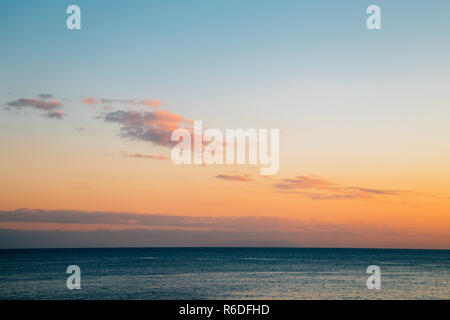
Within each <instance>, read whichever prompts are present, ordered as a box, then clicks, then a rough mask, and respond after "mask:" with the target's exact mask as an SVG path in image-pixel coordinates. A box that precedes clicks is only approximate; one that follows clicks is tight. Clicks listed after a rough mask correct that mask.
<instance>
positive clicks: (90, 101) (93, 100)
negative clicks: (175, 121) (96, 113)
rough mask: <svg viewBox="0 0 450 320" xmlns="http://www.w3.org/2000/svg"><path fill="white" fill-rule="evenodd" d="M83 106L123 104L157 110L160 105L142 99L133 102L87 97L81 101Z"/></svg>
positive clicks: (153, 100) (131, 100)
mask: <svg viewBox="0 0 450 320" xmlns="http://www.w3.org/2000/svg"><path fill="white" fill-rule="evenodd" d="M82 102H83V103H84V104H88V105H96V104H99V103H102V104H125V105H141V106H146V107H149V108H157V107H158V106H159V104H160V101H159V100H156V99H152V100H148V99H142V100H135V99H108V98H102V99H97V98H95V97H89V98H85V99H83V100H82Z"/></svg>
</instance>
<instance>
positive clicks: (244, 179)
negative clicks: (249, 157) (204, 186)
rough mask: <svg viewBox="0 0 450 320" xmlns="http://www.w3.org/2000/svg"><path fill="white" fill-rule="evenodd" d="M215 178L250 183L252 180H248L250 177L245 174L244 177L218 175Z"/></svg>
mask: <svg viewBox="0 0 450 320" xmlns="http://www.w3.org/2000/svg"><path fill="white" fill-rule="evenodd" d="M216 178H219V179H223V180H228V181H240V182H250V181H253V179H252V178H250V175H248V174H246V175H238V174H235V175H232V176H231V175H226V174H219V175H217V176H216Z"/></svg>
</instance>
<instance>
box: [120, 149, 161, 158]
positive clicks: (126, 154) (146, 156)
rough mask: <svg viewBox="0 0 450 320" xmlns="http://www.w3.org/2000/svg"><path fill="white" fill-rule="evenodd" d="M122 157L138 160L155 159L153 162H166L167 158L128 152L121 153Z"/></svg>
mask: <svg viewBox="0 0 450 320" xmlns="http://www.w3.org/2000/svg"><path fill="white" fill-rule="evenodd" d="M121 154H122V156H124V157H127V158H138V159H153V160H166V159H167V157H164V156H159V155H156V156H155V155H150V154H141V153H129V152H126V151H122V152H121Z"/></svg>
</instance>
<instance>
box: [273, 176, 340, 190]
mask: <svg viewBox="0 0 450 320" xmlns="http://www.w3.org/2000/svg"><path fill="white" fill-rule="evenodd" d="M335 186H336V184H334V183H332V182H330V181H328V180H325V179H321V178H319V177H316V176H309V177H308V176H297V177H295V178H293V179H283V182H282V183H279V184H276V187H277V188H279V189H330V188H332V187H335Z"/></svg>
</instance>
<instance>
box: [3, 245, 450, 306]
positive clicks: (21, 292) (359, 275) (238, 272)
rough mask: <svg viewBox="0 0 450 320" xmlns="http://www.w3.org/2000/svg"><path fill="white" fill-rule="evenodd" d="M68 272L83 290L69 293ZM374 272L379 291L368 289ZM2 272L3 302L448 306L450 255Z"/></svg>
mask: <svg viewBox="0 0 450 320" xmlns="http://www.w3.org/2000/svg"><path fill="white" fill-rule="evenodd" d="M69 265H78V266H79V267H80V268H81V289H80V290H68V289H67V286H66V280H67V277H68V276H69V275H68V274H66V269H67V267H68V266H69ZM369 265H378V266H379V267H380V268H381V289H380V290H369V289H368V288H367V286H366V280H367V277H368V276H369V275H367V274H366V269H367V267H368V266H369ZM0 273H1V274H0V299H450V251H448V250H447V251H445V250H389V249H312V248H311V249H307V248H305V249H298V248H107V249H30V250H0Z"/></svg>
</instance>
